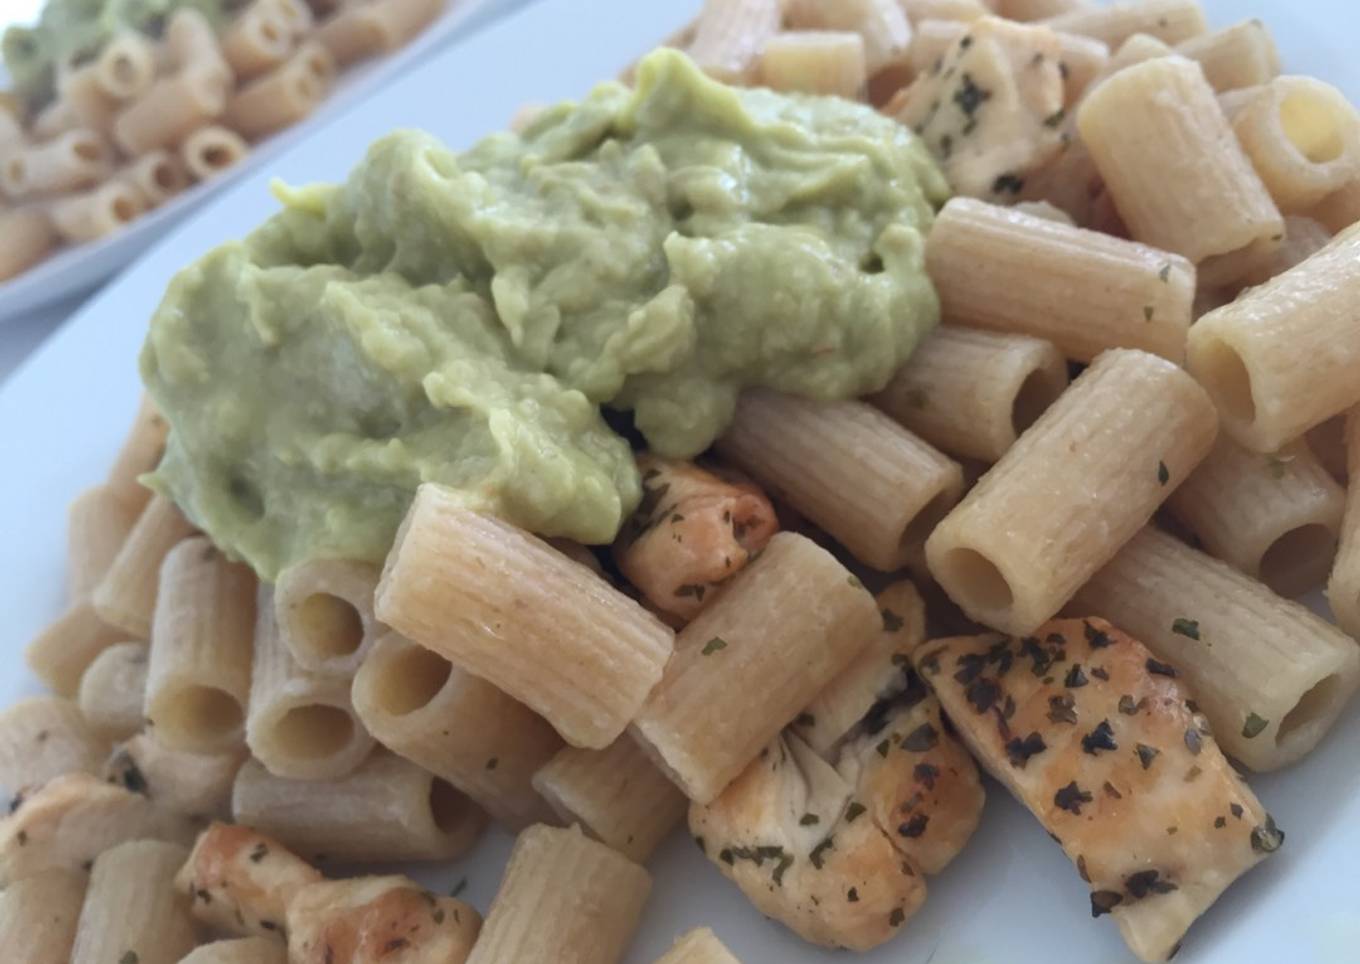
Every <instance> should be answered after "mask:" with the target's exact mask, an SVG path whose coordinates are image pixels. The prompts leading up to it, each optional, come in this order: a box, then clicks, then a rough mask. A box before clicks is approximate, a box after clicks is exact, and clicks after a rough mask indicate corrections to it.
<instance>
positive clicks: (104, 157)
mask: <svg viewBox="0 0 1360 964" xmlns="http://www.w3.org/2000/svg"><path fill="white" fill-rule="evenodd" d="M112 169H113V164H112V152H111V151H110V150H109V146H108V144H107V143H106V142H105V141H104V139H103V138H102V137H101V136H100V135H99V134H98V133H97V132H95V131H92V130H87V129H85V128H79V127H77V128H75V129H73V130H67V131H64V132H62V133H59V134H57V135H56V136H54V137H53V138H52V139H51V140H48V141H44V142H42V143H39V144H34V145H32V146H31V147H28V148H26V149H24V150H22V151H19V152H12V153H9V154H7V155H6V156H5V157H4V161H3V164H0V188H3V190H4V193H5V194H8V195H9V196H10V197H12V198H16V199H22V198H31V197H42V196H47V195H52V194H61V193H64V192H67V191H75V190H80V189H82V188H88V187H91V186H93V185H95V184H97V183H98V182H100V181H102V180H103V179H104V178H106V177H108V175H109V172H110V171H111V170H112Z"/></svg>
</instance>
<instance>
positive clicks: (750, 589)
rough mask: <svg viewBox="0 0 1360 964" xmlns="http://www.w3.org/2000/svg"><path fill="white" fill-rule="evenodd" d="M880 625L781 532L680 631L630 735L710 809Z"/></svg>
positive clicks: (870, 604)
mask: <svg viewBox="0 0 1360 964" xmlns="http://www.w3.org/2000/svg"><path fill="white" fill-rule="evenodd" d="M880 625H881V619H880V616H879V612H878V607H877V606H875V605H874V601H873V597H871V596H870V595H869V594H868V593H867V592H866V591H865V590H864V587H863V586H862V585H860V583H859V580H858V579H856V578H855V577H853V576H852V575H850V573H849V572H848V571H846V569H845V568H844V567H843V566H842V565H841V564H840V563H839V562H837V561H836V559H835V558H834V557H833V556H832V555H831V554H830V553H828V552H827V551H826V550H825V549H822V548H821V547H819V546H818V545H816V544H815V543H813V542H812V541H810V540H808V539H806V538H804V537H802V536H799V535H795V534H793V533H788V532H781V533H779V534H778V535H776V536H775V537H774V538H773V539H771V540H770V543H769V545H768V546H766V548H765V551H764V553H762V554H761V556H760V558H759V559H757V560H755V561H754V562H752V563H751V564H750V565H748V566H747V567H746V568H745V569H743V570H742V571H741V572H740V573H739V574H738V575H737V577H736V578H735V579H734V580H732V582H731V584H730V585H729V586H728V587H727V589H726V590H724V591H723V593H722V594H721V595H719V596H718V597H717V598H716V599H714V600H713V602H712V603H710V604H709V605H708V606H706V607H705V608H704V609H703V611H701V612H700V613H699V615H698V616H696V617H695V618H694V620H693V621H692V622H690V624H689V625H688V626H686V627H685V628H684V630H682V631H681V633H680V635H679V637H678V638H677V639H676V646H675V655H674V656H673V657H672V658H671V661H670V663H669V664H668V665H667V667H666V675H665V677H664V678H663V679H662V680H661V683H660V684H659V685H658V686H657V687H656V689H655V690H653V692H652V694H651V696H650V697H649V698H648V700H647V705H646V706H644V707H643V709H642V712H641V713H639V714H638V716H637V718H636V719H635V720H634V721H633V728H632V732H633V736H634V737H635V738H636V739H637V740H638V741H639V742H640V743H641V744H642V745H643V747H644V748H645V749H647V750H648V752H649V753H650V754H651V755H652V756H653V758H654V759H656V760H657V761H658V762H659V763H660V764H661V766H662V769H663V770H664V771H665V772H667V773H668V774H669V775H670V776H671V779H673V780H674V781H675V782H676V783H677V784H678V785H679V786H680V787H681V788H682V789H683V790H684V791H685V794H686V796H688V797H689V798H690V799H691V800H694V801H696V802H699V803H708V802H710V801H711V800H713V799H714V798H715V797H717V795H718V794H720V793H721V792H722V791H723V788H724V787H726V786H727V784H728V783H730V782H731V781H732V780H733V779H734V778H735V777H736V776H737V775H738V774H739V773H741V771H742V770H743V769H745V767H746V765H747V764H748V763H749V762H750V761H751V760H752V759H753V758H754V757H755V755H756V754H757V753H759V752H760V750H761V748H762V747H764V746H765V745H766V744H767V743H769V741H770V740H771V739H773V738H774V736H775V735H776V734H777V733H778V732H779V731H780V730H781V729H783V728H784V727H785V726H786V725H788V724H789V723H790V722H792V721H793V719H794V717H796V716H797V715H798V713H799V712H800V711H801V710H802V709H803V707H805V706H807V704H808V703H809V702H811V701H812V699H813V697H815V696H816V695H817V693H818V692H820V691H821V689H822V688H823V687H824V686H825V685H826V684H827V683H829V682H830V681H831V680H832V679H834V678H835V677H836V676H837V674H839V673H840V672H841V671H842V670H844V669H845V667H846V666H848V665H850V663H851V661H853V660H854V658H855V657H856V656H857V655H858V654H859V653H860V652H861V651H862V650H863V649H864V647H865V646H867V645H868V644H869V642H870V641H871V640H872V639H873V635H874V632H875V630H877V629H878V628H879V626H880Z"/></svg>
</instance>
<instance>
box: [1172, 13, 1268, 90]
mask: <svg viewBox="0 0 1360 964" xmlns="http://www.w3.org/2000/svg"><path fill="white" fill-rule="evenodd" d="M1176 52H1177V53H1179V54H1181V55H1182V56H1185V57H1189V58H1190V59H1191V60H1196V61H1199V65H1200V66H1201V67H1203V68H1204V77H1205V79H1206V80H1208V81H1209V83H1210V84H1211V85H1212V86H1213V88H1214V90H1217V91H1225V90H1237V89H1239V88H1242V87H1255V86H1256V85H1257V84H1265V83H1269V82H1270V80H1271V79H1272V78H1273V77H1275V76H1276V75H1277V74H1279V72H1280V53H1279V51H1278V50H1276V49H1275V40H1274V38H1273V37H1271V35H1270V31H1269V30H1268V29H1266V25H1265V24H1263V23H1262V22H1261V21H1259V20H1256V19H1252V20H1244V21H1242V22H1241V23H1239V24H1234V25H1233V26H1231V27H1227V28H1225V29H1223V30H1219V31H1216V32H1214V33H1210V34H1204V35H1202V36H1199V37H1192V38H1190V39H1189V40H1187V41H1185V42H1183V43H1181V44H1179V45H1177V47H1176Z"/></svg>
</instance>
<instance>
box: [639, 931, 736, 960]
mask: <svg viewBox="0 0 1360 964" xmlns="http://www.w3.org/2000/svg"><path fill="white" fill-rule="evenodd" d="M656 964H741V961H739V960H737V959H736V958H735V957H733V956H732V952H731V951H729V950H728V949H727V948H726V947H724V946H723V942H722V941H720V940H718V938H717V937H716V936H715V935H714V933H713V932H712V931H711V930H709V929H708V928H707V927H696V928H695V929H694V930H692V931H690V932H689V933H688V934H685V935H684V936H682V937H680V938H678V939H677V940H676V942H675V946H674V947H672V948H671V949H670V950H669V951H667V952H666V953H665V954H663V955H661V956H660V957H659V958H657V960H656Z"/></svg>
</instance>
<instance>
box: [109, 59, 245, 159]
mask: <svg viewBox="0 0 1360 964" xmlns="http://www.w3.org/2000/svg"><path fill="white" fill-rule="evenodd" d="M230 84H231V82H230V80H229V79H228V78H227V77H226V76H224V75H223V73H222V72H221V71H220V70H218V69H215V67H214V66H213V65H212V64H211V63H209V64H208V65H206V66H204V67H202V68H199V67H186V68H184V69H182V70H179V71H177V72H175V73H173V74H168V75H166V76H164V77H162V78H160V79H159V80H157V81H156V82H155V83H154V84H152V85H151V86H150V87H148V88H147V90H146V92H145V93H144V94H142V95H141V96H140V97H138V98H137V99H136V100H134V101H132V102H131V103H130V104H129V105H128V106H127V107H125V108H123V110H121V111H120V112H119V114H118V117H117V118H116V119H115V120H114V122H113V139H114V142H115V143H117V145H118V146H119V147H120V148H122V149H123V151H124V153H126V154H130V155H133V156H137V155H140V154H145V153H146V152H147V151H154V150H156V149H158V148H165V149H169V148H172V147H174V146H175V145H176V144H178V143H179V142H180V141H181V140H183V139H184V138H185V137H186V136H187V135H188V134H189V132H190V131H194V130H197V129H198V128H200V127H202V126H203V125H205V124H208V123H211V122H212V121H213V120H214V119H215V118H217V117H218V116H220V115H221V114H222V112H223V111H224V110H225V109H226V107H227V96H228V94H229V93H230V90H231V87H230Z"/></svg>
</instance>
